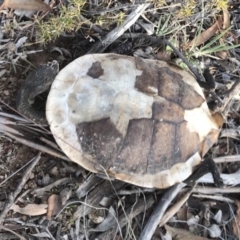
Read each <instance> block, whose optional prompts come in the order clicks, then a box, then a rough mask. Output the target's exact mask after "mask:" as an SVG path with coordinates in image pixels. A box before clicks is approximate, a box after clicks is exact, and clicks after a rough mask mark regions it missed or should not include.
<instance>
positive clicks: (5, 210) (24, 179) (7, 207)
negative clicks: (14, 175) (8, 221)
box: [0, 153, 41, 224]
mask: <svg viewBox="0 0 240 240" xmlns="http://www.w3.org/2000/svg"><path fill="white" fill-rule="evenodd" d="M40 158H41V155H40V153H38V155H37V156H36V157H35V160H34V161H33V162H32V163H31V164H30V165H29V167H28V168H27V169H26V171H25V173H24V174H23V177H22V179H21V181H20V183H19V184H18V187H17V189H16V190H15V192H14V193H13V195H10V196H9V199H8V202H6V203H5V205H4V207H3V209H2V211H1V213H0V224H1V223H2V222H3V220H4V218H5V216H6V215H7V213H8V211H9V210H10V208H11V206H12V205H13V203H14V201H15V199H16V197H17V196H18V194H19V193H20V192H21V191H22V189H23V187H24V185H25V184H26V182H27V181H28V179H29V177H30V173H31V172H32V170H33V168H34V167H35V166H36V165H37V163H38V162H39V160H40Z"/></svg>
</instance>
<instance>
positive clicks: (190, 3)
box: [177, 0, 196, 19]
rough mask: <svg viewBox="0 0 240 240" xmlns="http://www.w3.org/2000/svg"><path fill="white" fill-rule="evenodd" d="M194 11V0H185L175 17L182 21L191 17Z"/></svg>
mask: <svg viewBox="0 0 240 240" xmlns="http://www.w3.org/2000/svg"><path fill="white" fill-rule="evenodd" d="M195 11H196V1H195V0H187V1H185V3H184V4H183V6H182V8H181V9H180V10H179V11H178V13H177V17H178V18H180V19H182V18H186V17H191V16H192V15H193V14H194V12H195Z"/></svg>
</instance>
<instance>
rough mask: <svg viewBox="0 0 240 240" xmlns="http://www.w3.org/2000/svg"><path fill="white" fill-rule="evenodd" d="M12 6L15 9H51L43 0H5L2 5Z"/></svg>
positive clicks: (4, 6) (3, 6)
mask: <svg viewBox="0 0 240 240" xmlns="http://www.w3.org/2000/svg"><path fill="white" fill-rule="evenodd" d="M6 7H7V8H12V9H15V10H29V11H50V10H51V8H50V7H49V6H48V5H47V4H46V3H44V2H42V1H41V0H5V1H4V2H3V4H2V6H1V7H0V10H1V9H3V8H6Z"/></svg>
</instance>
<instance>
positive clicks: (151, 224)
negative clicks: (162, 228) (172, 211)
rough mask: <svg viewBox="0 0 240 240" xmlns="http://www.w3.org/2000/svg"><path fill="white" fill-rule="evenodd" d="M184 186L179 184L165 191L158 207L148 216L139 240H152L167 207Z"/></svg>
mask: <svg viewBox="0 0 240 240" xmlns="http://www.w3.org/2000/svg"><path fill="white" fill-rule="evenodd" d="M185 186H186V184H185V183H179V184H176V185H175V186H173V187H171V188H169V189H168V190H166V192H165V193H164V194H163V196H162V198H161V199H160V201H159V203H158V205H157V206H156V208H155V209H154V211H153V213H152V215H151V216H150V218H149V220H148V222H147V224H146V226H145V227H144V229H143V231H142V233H141V235H140V237H139V240H150V239H152V236H153V233H154V231H155V230H156V228H157V226H158V224H159V222H160V220H161V219H162V217H163V214H164V213H165V211H166V209H167V207H168V206H169V205H170V203H171V202H172V200H173V199H174V198H175V197H176V195H177V194H178V193H179V191H180V190H181V189H182V188H183V187H185Z"/></svg>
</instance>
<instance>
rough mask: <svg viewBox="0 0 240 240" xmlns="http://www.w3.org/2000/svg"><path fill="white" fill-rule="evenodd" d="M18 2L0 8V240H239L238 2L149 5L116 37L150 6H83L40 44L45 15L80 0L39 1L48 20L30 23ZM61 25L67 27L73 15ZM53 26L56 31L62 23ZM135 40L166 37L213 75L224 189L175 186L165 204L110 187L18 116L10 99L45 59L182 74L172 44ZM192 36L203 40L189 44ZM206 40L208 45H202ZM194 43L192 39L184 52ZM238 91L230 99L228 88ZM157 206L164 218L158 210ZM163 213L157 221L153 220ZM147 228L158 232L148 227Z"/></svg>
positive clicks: (157, 194) (158, 193) (160, 194)
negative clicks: (174, 69) (104, 60)
mask: <svg viewBox="0 0 240 240" xmlns="http://www.w3.org/2000/svg"><path fill="white" fill-rule="evenodd" d="M15 1H16V2H14V1H13V3H14V4H16V5H10V6H8V5H7V6H6V8H4V9H1V12H0V17H1V31H0V40H1V42H0V100H1V102H0V207H1V208H0V210H1V212H0V223H1V224H0V239H64V240H65V239H109V240H111V239H176V238H177V239H187V238H189V237H191V238H193V239H240V234H239V233H240V229H239V222H240V210H239V209H240V204H239V201H240V195H239V192H240V189H239V183H240V179H239V176H240V174H239V167H240V165H239V160H240V158H239V151H240V143H239V119H240V118H239V117H240V108H239V106H240V105H239V88H237V87H238V82H237V81H238V80H239V73H240V71H239V69H240V68H239V66H240V55H239V52H240V51H239V45H238V43H239V37H240V32H239V27H240V17H239V16H240V4H239V3H238V2H237V1H231V2H230V3H229V4H228V5H227V3H226V1H224V0H221V1H220V0H218V1H217V0H216V1H211V4H210V5H208V1H203V2H201V1H151V3H150V5H149V6H148V8H146V9H145V10H144V11H143V12H142V13H141V14H140V15H139V16H138V17H137V18H136V19H135V20H134V21H133V22H131V24H130V25H128V27H127V29H126V31H125V32H121V29H123V28H124V26H125V25H124V23H125V22H124V21H125V20H126V19H127V17H128V16H129V15H130V14H131V13H132V12H134V9H136V8H137V7H139V6H141V4H142V5H144V4H148V3H147V2H146V3H141V4H139V3H137V2H135V1H134V2H133V1H117V2H112V1H98V4H97V3H94V2H93V1H85V4H83V6H84V7H83V9H82V11H81V14H82V15H81V16H83V17H84V18H85V19H84V21H83V18H82V19H81V25H79V26H74V27H72V26H70V27H71V28H70V29H63V30H62V29H60V30H59V31H61V32H60V33H61V35H60V34H59V36H58V37H54V38H53V39H52V40H51V41H49V42H44V41H43V36H44V37H46V36H47V34H48V33H49V32H52V31H53V30H51V29H50V30H49V32H47V31H48V29H47V25H46V26H45V29H46V31H45V33H44V34H45V35H42V36H41V34H40V30H39V29H40V27H39V25H38V23H39V19H41V20H42V21H43V22H47V21H48V20H49V19H50V17H55V18H57V17H58V16H60V15H61V14H62V15H64V14H65V13H64V12H61V9H63V6H66V7H68V8H67V13H70V12H71V11H72V9H74V8H77V7H76V6H77V5H74V4H77V3H78V4H79V2H81V4H82V2H84V1H80V0H75V1H50V2H46V3H48V4H49V5H50V6H51V9H52V10H51V11H50V12H49V13H48V14H45V13H42V12H41V11H40V12H38V13H37V11H36V9H35V11H34V14H33V15H32V16H31V17H28V16H26V15H22V16H19V15H16V13H15V12H14V9H18V8H19V4H20V5H21V7H22V5H23V2H20V3H19V1H17V0H15ZM32 1H33V0H31V1H30V0H29V2H27V3H26V4H29V3H30V2H31V3H32ZM162 2H163V3H162ZM0 3H2V1H0ZM5 3H8V1H5ZM34 4H35V5H34ZM202 4H203V5H202ZM224 4H226V5H224ZM33 5H34V6H36V3H35V2H34V1H33ZM29 6H30V4H29ZM81 6H82V5H81ZM202 6H204V7H202ZM10 8H13V10H10ZM29 8H30V7H29ZM28 10H29V9H28ZM71 13H72V14H75V13H74V12H71ZM24 14H25V13H24ZM201 14H203V16H202V15H201ZM66 19H67V20H68V22H69V24H70V22H71V16H70V14H69V16H67V17H66V18H64V21H67V20H66ZM86 19H87V20H88V21H87V20H86ZM58 21H59V22H57V24H58V25H60V23H61V21H63V20H61V19H60V20H58ZM77 21H79V19H77V20H76V18H75V22H77ZM89 21H90V22H89ZM58 25H56V26H58ZM219 25H220V27H216V26H219ZM199 26H201V28H200V29H199ZM230 27H231V28H230ZM226 29H228V30H226ZM115 30H116V31H118V33H119V38H117V39H115V38H114V36H115V35H114V31H115ZM199 30H200V32H198V31H199ZM56 31H58V29H57V27H56ZM120 32H121V33H120ZM138 34H144V35H146V36H157V37H161V38H164V39H168V40H171V43H173V44H174V46H175V47H176V48H177V49H178V50H180V51H181V52H182V53H183V55H184V56H185V57H186V58H187V60H188V62H189V64H190V65H192V66H202V65H204V67H205V68H208V69H210V72H211V75H212V76H213V78H214V80H215V82H216V86H215V88H214V89H212V90H211V91H210V93H209V92H208V93H207V94H206V97H207V100H208V103H209V105H210V106H213V105H214V107H215V108H217V107H219V106H218V104H219V102H223V103H224V101H225V100H226V99H227V100H228V101H229V102H228V106H229V109H230V110H229V112H228V114H227V118H226V122H225V124H224V126H223V129H222V132H221V135H220V137H219V139H218V141H217V143H216V144H215V145H214V146H213V147H212V148H211V150H210V151H209V153H208V154H207V156H211V157H212V158H213V159H214V160H215V162H216V163H217V166H218V169H219V171H220V174H221V177H222V178H223V185H224V187H217V186H215V185H214V184H213V183H212V182H211V180H209V179H208V180H207V181H206V182H204V183H199V184H197V185H196V186H195V185H194V186H193V187H192V186H190V185H188V186H184V187H182V189H181V190H179V191H178V193H177V194H176V197H175V198H174V199H172V200H171V198H170V197H169V195H167V194H168V191H169V190H170V191H174V189H169V190H159V189H147V188H141V187H137V186H133V185H131V184H126V183H124V182H121V181H116V180H115V181H109V179H104V178H102V176H98V175H94V174H92V173H89V172H88V171H86V170H85V169H83V168H82V167H81V166H78V165H77V164H75V163H73V162H71V161H69V159H67V157H66V156H65V155H64V154H63V152H62V151H61V150H60V149H59V148H58V147H57V145H56V143H55V141H54V138H53V137H52V136H51V132H50V130H49V128H48V127H44V128H43V127H41V126H38V125H36V124H34V123H32V122H31V121H28V120H24V118H23V117H24V116H21V114H20V113H18V112H16V110H15V109H16V95H17V92H18V90H19V88H20V87H21V85H22V84H23V82H24V81H25V79H26V77H27V76H28V74H29V73H30V72H31V71H33V70H34V69H36V68H37V67H38V66H40V65H42V64H45V63H47V62H51V61H52V60H57V61H58V62H59V65H60V69H62V68H63V67H65V66H66V65H67V64H69V63H70V62H72V61H73V60H74V59H76V58H78V57H80V56H83V55H85V54H87V53H89V52H91V53H92V52H99V53H101V52H106V53H109V52H115V53H118V54H124V55H130V56H132V55H134V56H136V55H138V56H140V57H142V58H152V59H161V60H164V61H167V62H171V64H172V63H174V64H178V65H179V66H181V67H183V68H184V69H186V68H187V66H186V64H184V63H183V61H182V59H181V57H179V56H177V54H176V52H174V51H172V50H170V51H169V49H168V48H169V46H166V44H162V45H158V46H156V45H154V44H153V42H151V41H150V40H149V39H148V38H147V37H146V39H145V38H144V37H138V36H140V35H138ZM197 34H199V35H200V40H199V39H198V40H196V35H197ZM219 34H220V35H221V36H220V35H219ZM128 35H130V37H129V36H128ZM106 36H107V37H106ZM217 36H218V38H216V37H217ZM25 37H27V38H26V39H25ZM41 37H42V39H41ZM211 40H213V42H214V44H215V45H214V44H213V45H208V44H209V42H211ZM194 41H199V42H198V43H196V42H195V44H196V46H195V47H193V48H192V49H191V46H192V44H193V42H194ZM219 46H222V48H218V47H219ZM230 46H231V47H230ZM204 47H205V48H204ZM96 49H97V50H96ZM179 60H180V63H179V62H178V61H179ZM201 71H203V68H202V69H201ZM235 85H236V88H235V90H234V89H233V90H234V91H235V92H234V93H233V92H231V91H230V90H231V89H232V88H231V87H233V86H235ZM236 89H237V90H236ZM46 96H47V93H45V94H43V95H41V96H40V97H39V98H38V99H37V101H38V104H39V103H41V104H40V105H41V106H44V104H45V100H46ZM213 96H217V98H215V99H214V98H213ZM213 99H214V100H213ZM216 99H217V100H219V99H220V100H219V101H217V100H216ZM216 106H217V107H216ZM9 114H10V115H9ZM40 152H41V155H40V156H39V153H40ZM210 178H211V176H210ZM166 196H168V198H167V197H166ZM184 197H185V200H184V199H182V198H184ZM164 199H165V200H166V202H168V201H169V202H168V203H166V202H164V201H163V200H164ZM164 204H167V207H166V208H168V207H169V208H168V210H169V212H165V210H166V209H165V210H164V209H162V206H165V205H164ZM170 206H171V207H172V209H170ZM161 211H163V213H162V214H163V217H162V218H160V219H156V218H153V216H154V215H155V216H156V215H159V216H160V215H161ZM164 219H165V221H164ZM151 221H152V222H151ZM149 225H151V226H154V225H156V226H155V228H154V229H151V227H149ZM146 231H147V232H148V234H146ZM151 231H152V234H150V232H151ZM144 234H145V235H144ZM143 236H144V237H143ZM145 236H146V237H145Z"/></svg>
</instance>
